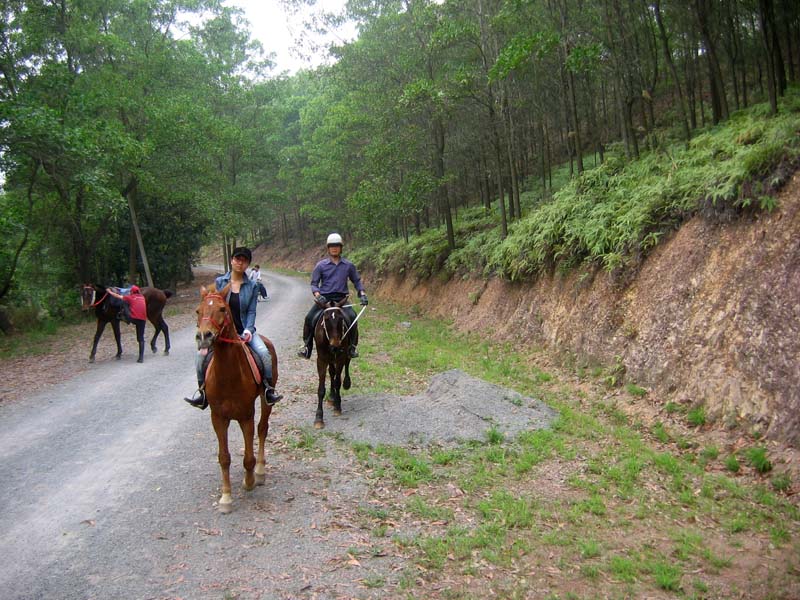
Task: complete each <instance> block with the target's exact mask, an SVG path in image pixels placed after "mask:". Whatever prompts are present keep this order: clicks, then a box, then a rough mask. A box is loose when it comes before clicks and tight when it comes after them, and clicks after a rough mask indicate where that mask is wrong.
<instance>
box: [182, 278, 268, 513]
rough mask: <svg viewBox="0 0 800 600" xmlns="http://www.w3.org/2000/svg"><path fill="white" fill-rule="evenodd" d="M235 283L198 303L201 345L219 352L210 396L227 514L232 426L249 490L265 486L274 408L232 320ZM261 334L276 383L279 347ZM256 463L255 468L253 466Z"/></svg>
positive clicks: (221, 505) (212, 366) (203, 350)
mask: <svg viewBox="0 0 800 600" xmlns="http://www.w3.org/2000/svg"><path fill="white" fill-rule="evenodd" d="M229 289H230V284H228V285H227V286H226V287H225V288H224V289H222V290H221V291H220V292H209V291H208V290H207V289H206V288H205V287H202V288H201V289H200V297H201V300H200V305H199V306H198V307H197V335H196V339H197V349H198V351H199V352H201V353H207V352H208V351H209V349H211V348H213V350H214V355H213V357H212V358H211V363H210V364H209V366H208V371H207V373H206V383H205V390H206V398H207V399H208V405H209V406H210V407H211V424H212V425H213V427H214V433H216V434H217V442H218V444H219V453H218V459H219V466H220V469H221V471H222V496H221V497H220V499H219V503H218V507H219V510H220V512H223V513H228V512H230V511H231V508H232V506H233V499H232V498H231V477H230V467H231V454H230V452H229V451H228V426H229V425H230V422H231V421H238V422H239V427H240V428H241V430H242V435H243V436H244V462H243V465H244V488H245V489H246V490H252V489H253V488H254V487H255V485H256V484H258V485H263V484H264V479H265V476H266V474H265V469H264V464H265V460H264V445H265V443H266V439H267V431H269V416H270V414H271V413H272V406H270V405H268V404H267V400H266V398H265V396H264V388H263V387H262V385H261V384H260V383H257V382H256V380H255V377H254V375H253V372H252V371H251V368H250V366H249V364H248V360H247V356H246V353H247V352H248V349H247V345H246V344H245V343H244V342H243V341H242V340H240V339H239V336H238V335H237V334H236V327H235V325H234V323H233V317H232V315H231V309H230V307H229V306H228V303H227V302H226V301H225V298H226V297H227V295H228V291H229ZM261 338H262V339H263V340H264V343H265V344H266V345H267V348H268V349H269V351H270V354H271V355H272V385H273V386H275V385H276V384H277V382H278V355H277V354H276V353H275V347H274V346H273V345H272V342H270V341H269V340H268V339H267V338H265V337H264V336H263V335H262V336H261ZM257 396H260V397H261V419H260V420H259V421H258V460H256V458H255V456H254V454H253V434H254V427H255V412H256V407H255V399H256V397H257ZM254 467H255V470H254Z"/></svg>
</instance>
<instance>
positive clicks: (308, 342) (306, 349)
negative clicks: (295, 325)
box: [297, 323, 314, 358]
mask: <svg viewBox="0 0 800 600" xmlns="http://www.w3.org/2000/svg"><path fill="white" fill-rule="evenodd" d="M310 330H311V328H310V327H309V326H308V323H304V324H303V345H302V346H300V349H299V350H298V351H297V356H299V357H300V358H311V349H312V348H313V347H314V336H313V334H312V333H311V331H310Z"/></svg>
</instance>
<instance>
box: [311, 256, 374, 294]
mask: <svg viewBox="0 0 800 600" xmlns="http://www.w3.org/2000/svg"><path fill="white" fill-rule="evenodd" d="M348 279H349V280H350V281H352V282H353V285H354V286H356V290H357V291H358V293H359V294H360V293H361V292H363V291H364V286H363V285H362V284H361V277H359V275H358V270H357V269H356V266H355V265H354V264H353V263H351V262H350V261H349V260H347V259H346V258H341V259H339V264H336V263H335V262H333V261H332V260H331V258H330V257H327V258H323V259H322V260H321V261H319V262H318V263H317V265H316V266H315V267H314V271H313V272H312V273H311V292H312V293H316V292H319V293H320V294H322V295H323V296H325V295H326V294H347V293H348V292H347V280H348Z"/></svg>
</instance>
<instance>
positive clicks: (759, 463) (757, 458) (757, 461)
mask: <svg viewBox="0 0 800 600" xmlns="http://www.w3.org/2000/svg"><path fill="white" fill-rule="evenodd" d="M745 454H746V456H747V460H748V461H749V462H750V464H751V465H752V467H753V468H754V469H755V470H756V471H758V472H759V473H767V472H768V471H771V470H772V463H771V462H770V460H769V458H767V449H766V448H763V447H758V448H749V449H748V450H747V452H746V453H745Z"/></svg>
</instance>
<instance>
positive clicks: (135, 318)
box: [106, 285, 147, 363]
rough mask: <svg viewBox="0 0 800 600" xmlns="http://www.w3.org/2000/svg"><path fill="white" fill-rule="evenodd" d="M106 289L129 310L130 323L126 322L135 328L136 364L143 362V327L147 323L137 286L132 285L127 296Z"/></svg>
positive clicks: (142, 297) (144, 302)
mask: <svg viewBox="0 0 800 600" xmlns="http://www.w3.org/2000/svg"><path fill="white" fill-rule="evenodd" d="M106 289H107V291H108V293H109V294H110V295H111V296H114V298H118V299H120V300H122V301H123V302H124V303H125V304H127V305H128V307H129V308H130V315H131V316H130V321H126V322H128V323H133V324H134V325H135V326H136V341H138V342H139V359H138V360H137V361H136V362H139V363H140V362H144V326H145V323H146V322H147V301H146V300H145V298H144V296H143V295H142V293H141V290H140V289H139V286H138V285H132V286H131V293H130V294H128V295H127V296H123V295H122V294H118V293H117V292H115V291H114V290H112V289H111V288H106ZM122 310H124V309H120V311H122Z"/></svg>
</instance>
